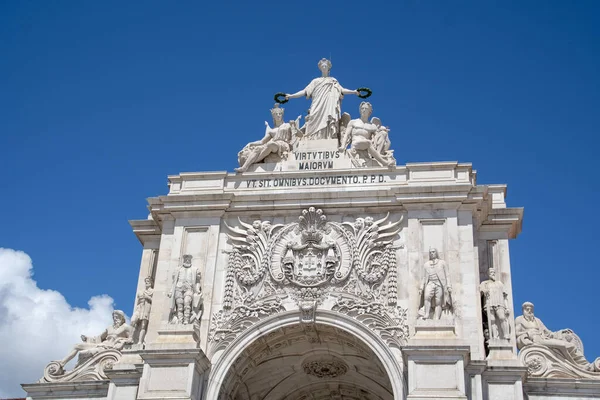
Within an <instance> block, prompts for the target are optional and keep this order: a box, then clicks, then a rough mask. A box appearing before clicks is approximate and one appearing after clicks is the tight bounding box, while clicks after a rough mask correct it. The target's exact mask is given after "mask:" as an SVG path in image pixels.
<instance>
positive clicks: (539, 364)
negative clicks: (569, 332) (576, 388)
mask: <svg viewBox="0 0 600 400" xmlns="http://www.w3.org/2000/svg"><path fill="white" fill-rule="evenodd" d="M519 360H521V362H522V363H523V365H525V366H526V367H527V372H528V374H529V376H532V377H536V378H574V379H600V358H597V359H596V360H595V361H594V362H593V363H590V365H589V367H588V368H584V367H582V366H579V365H576V364H574V363H570V362H568V361H566V360H565V357H564V356H562V355H559V354H557V353H556V352H555V351H553V350H551V349H549V348H548V347H546V346H539V345H529V346H527V347H525V348H524V349H523V350H521V351H520V352H519Z"/></svg>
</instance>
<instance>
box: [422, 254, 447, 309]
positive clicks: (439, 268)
mask: <svg viewBox="0 0 600 400" xmlns="http://www.w3.org/2000/svg"><path fill="white" fill-rule="evenodd" d="M419 296H420V298H421V304H420V306H419V311H418V314H419V318H422V319H441V318H442V316H444V317H449V316H452V311H453V310H452V286H451V284H450V273H449V271H448V265H447V264H446V262H445V261H444V260H440V258H439V255H438V251H437V249H429V261H427V262H426V263H425V265H424V266H423V278H422V279H421V286H420V287H419Z"/></svg>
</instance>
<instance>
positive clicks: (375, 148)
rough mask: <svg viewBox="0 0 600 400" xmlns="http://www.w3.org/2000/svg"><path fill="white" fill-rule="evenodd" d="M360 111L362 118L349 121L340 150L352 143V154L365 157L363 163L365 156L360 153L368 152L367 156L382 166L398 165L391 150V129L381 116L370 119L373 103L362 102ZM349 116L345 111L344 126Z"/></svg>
mask: <svg viewBox="0 0 600 400" xmlns="http://www.w3.org/2000/svg"><path fill="white" fill-rule="evenodd" d="M359 111H360V118H357V119H353V120H351V121H350V122H348V123H347V125H346V127H345V131H344V136H343V138H342V142H341V146H340V148H339V150H340V151H341V152H343V151H345V150H346V147H347V146H348V144H350V154H351V155H352V156H354V158H363V164H364V158H365V157H364V156H363V157H361V154H360V153H365V152H366V153H367V154H365V155H366V156H367V157H369V158H372V159H374V160H376V161H377V162H378V163H379V165H381V166H388V167H391V166H394V165H396V160H395V159H394V156H393V151H391V150H390V140H389V137H388V132H389V129H388V128H386V127H385V126H382V125H381V121H380V120H379V118H372V119H371V121H369V117H370V116H371V114H372V113H373V106H371V103H369V102H366V101H363V102H362V103H360V107H359ZM349 118H350V117H349V115H348V114H346V113H344V115H343V116H342V126H343V125H344V123H345V122H346V120H347V119H349ZM359 166H363V165H359Z"/></svg>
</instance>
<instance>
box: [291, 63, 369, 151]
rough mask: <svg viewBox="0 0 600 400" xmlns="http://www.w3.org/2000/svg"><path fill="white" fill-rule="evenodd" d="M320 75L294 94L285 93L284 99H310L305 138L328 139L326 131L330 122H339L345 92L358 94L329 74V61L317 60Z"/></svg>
mask: <svg viewBox="0 0 600 400" xmlns="http://www.w3.org/2000/svg"><path fill="white" fill-rule="evenodd" d="M318 66H319V69H320V70H321V74H322V76H321V77H320V78H315V79H313V80H312V81H311V82H310V83H309V84H308V86H307V87H306V88H304V89H302V90H300V91H299V92H296V93H294V94H286V95H285V99H286V100H289V99H296V98H298V97H302V96H306V98H308V99H311V104H310V109H309V115H308V116H307V117H306V125H305V126H304V129H305V133H304V136H305V137H306V138H307V139H330V137H329V135H328V132H329V127H330V126H331V123H332V122H333V123H335V124H336V126H337V125H338V124H339V120H340V115H341V106H342V99H343V98H344V95H345V94H355V95H360V93H359V91H358V90H350V89H344V87H342V85H340V84H339V82H338V81H337V79H335V78H333V77H331V76H329V71H330V70H331V61H329V60H328V59H326V58H323V59H322V60H321V61H319V64H318Z"/></svg>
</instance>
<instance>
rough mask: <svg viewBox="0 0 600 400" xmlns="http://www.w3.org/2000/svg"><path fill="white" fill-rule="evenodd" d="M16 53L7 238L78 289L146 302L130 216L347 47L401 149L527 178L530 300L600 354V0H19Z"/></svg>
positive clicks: (347, 63)
mask: <svg viewBox="0 0 600 400" xmlns="http://www.w3.org/2000/svg"><path fill="white" fill-rule="evenodd" d="M388 3H389V4H388ZM0 54H1V55H2V56H1V57H0V88H1V89H0V171H2V173H3V174H4V177H3V179H1V180H0V185H1V186H0V190H1V192H2V196H0V207H1V208H2V209H3V211H4V212H3V219H2V225H1V228H0V247H6V248H11V249H16V250H22V251H24V252H26V253H27V254H28V255H29V256H30V257H31V258H32V260H33V268H34V271H35V276H34V279H35V280H36V281H37V283H38V286H39V287H40V288H43V289H54V290H57V291H59V292H60V293H62V294H63V295H64V296H65V298H66V300H67V301H68V303H70V304H71V305H72V306H76V307H87V302H88V300H89V299H90V297H91V296H93V295H98V294H104V293H106V294H108V295H109V296H111V297H112V298H113V299H114V300H115V302H116V307H118V308H123V309H124V310H125V311H126V312H127V313H128V314H130V313H131V309H132V305H133V299H134V296H135V293H134V288H135V284H136V279H137V274H138V268H139V262H140V256H141V246H140V245H139V243H138V241H137V239H136V238H135V236H134V235H133V233H132V232H131V229H130V227H129V225H128V222H127V221H128V220H129V219H142V218H145V217H146V215H147V212H146V200H145V199H146V198H147V197H152V196H157V195H161V194H165V193H166V192H167V185H166V183H167V179H166V176H167V175H169V174H176V173H178V172H183V171H211V170H228V171H232V170H233V168H234V167H235V166H237V165H236V160H237V152H238V150H239V149H240V148H242V147H243V145H244V144H246V143H247V142H249V141H251V140H257V139H259V138H260V137H261V135H262V132H263V129H264V127H263V121H264V120H270V113H269V109H270V108H271V107H272V106H273V100H272V98H273V94H274V93H276V92H280V91H282V92H291V93H293V92H295V91H298V90H300V89H302V88H304V86H305V85H306V84H307V83H308V82H309V81H310V79H312V78H313V77H315V76H317V75H318V74H319V71H318V70H317V68H316V63H317V61H318V60H319V59H320V58H322V57H331V59H332V61H333V69H332V75H333V76H335V77H336V78H337V79H338V80H339V81H340V82H341V83H342V85H344V86H345V87H348V88H356V87H361V86H367V87H370V88H371V89H372V90H373V96H372V97H371V98H370V101H371V102H372V104H373V107H374V115H376V116H379V117H380V118H381V119H382V120H383V122H384V124H385V125H388V126H390V127H391V129H392V130H391V132H390V138H391V140H392V148H393V149H395V155H396V158H397V160H398V163H399V164H404V163H406V162H425V161H446V160H456V161H460V162H471V163H473V166H474V168H475V169H477V171H478V183H480V184H486V183H506V184H508V199H507V203H508V205H509V206H512V207H521V206H523V207H525V219H524V224H523V233H522V234H521V236H520V237H519V238H518V239H517V240H515V241H513V242H512V244H511V260H512V272H513V288H514V299H515V304H517V305H520V304H521V303H522V302H523V301H525V300H530V301H532V302H534V303H535V305H536V314H537V315H538V316H540V317H541V318H542V319H543V320H544V322H545V323H546V325H547V326H548V327H549V328H551V329H555V330H556V329H560V328H565V327H569V328H571V329H573V330H575V331H576V332H577V333H578V334H579V335H580V336H581V338H582V339H583V341H584V344H585V348H586V355H587V356H588V358H589V359H593V358H594V357H596V356H600V341H598V340H597V329H598V328H599V324H598V322H597V319H596V318H595V314H596V310H597V306H596V303H597V301H596V293H597V288H598V282H599V280H600V272H599V270H600V265H599V261H598V256H597V254H596V253H597V249H598V248H599V240H598V236H597V232H596V229H595V227H597V226H600V216H599V213H598V212H597V202H598V198H597V196H598V192H599V190H598V189H599V187H600V179H599V172H600V171H599V168H598V164H597V159H598V158H597V152H598V150H597V148H596V145H595V143H597V141H596V136H597V134H598V133H599V130H600V113H599V111H598V110H600V75H599V74H598V71H600V3H599V2H596V1H577V2H564V1H529V2H521V1H487V0H486V1H452V2H450V1H441V0H440V1H426V0H421V1H418V0H408V1H398V2H395V4H393V5H392V4H391V2H379V1H369V2H358V1H340V2H335V1H329V2H311V1H302V2H295V1H290V2H255V1H254V2H241V1H240V2H232V1H221V2H187V1H179V2H158V1H144V2H113V1H103V2H91V1H87V2H75V1H73V2H67V1H64V2H47V1H3V2H1V3H0ZM358 103H359V100H358V99H356V98H355V97H354V96H348V97H347V98H346V99H345V100H344V110H345V111H350V112H351V113H355V110H356V109H357V108H358ZM308 105H309V103H308V101H306V100H304V99H298V100H294V101H290V103H288V104H286V118H288V119H291V118H295V116H296V115H298V114H299V113H305V112H306V109H307V108H308ZM518 313H520V307H518ZM40 373H41V371H40Z"/></svg>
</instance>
